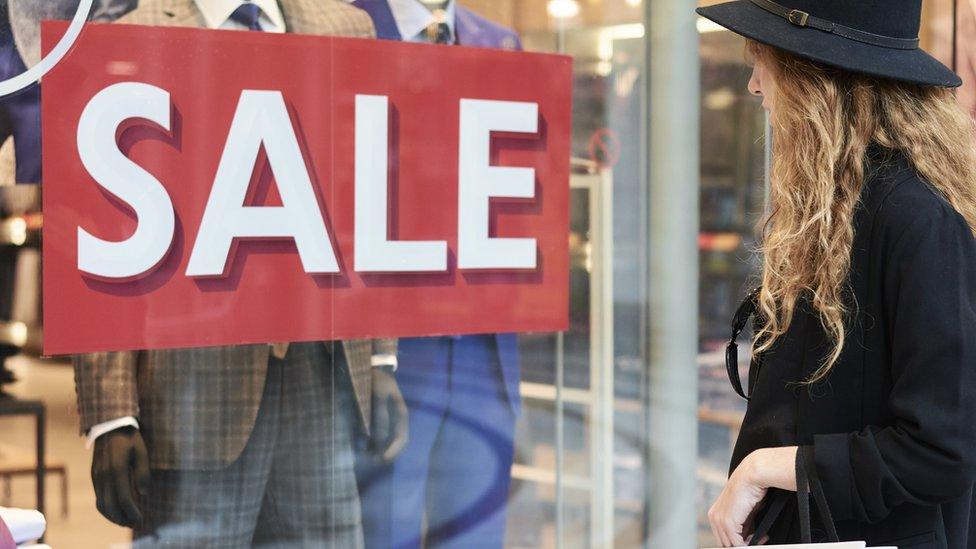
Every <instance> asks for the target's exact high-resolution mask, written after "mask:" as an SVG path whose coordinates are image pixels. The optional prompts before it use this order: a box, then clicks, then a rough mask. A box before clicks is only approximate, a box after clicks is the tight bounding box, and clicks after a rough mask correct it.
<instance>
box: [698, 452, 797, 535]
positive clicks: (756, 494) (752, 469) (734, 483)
mask: <svg viewBox="0 0 976 549" xmlns="http://www.w3.org/2000/svg"><path fill="white" fill-rule="evenodd" d="M769 488H779V489H781V490H792V491H795V490H796V446H787V447H783V448H762V449H760V450H756V451H755V452H753V453H751V454H749V455H748V456H746V458H745V459H743V460H742V463H740V464H739V466H738V467H737V468H736V469H735V472H733V473H732V476H731V477H729V481H728V482H727V483H726V484H725V489H723V490H722V493H721V494H719V496H718V499H717V500H715V503H714V504H713V505H712V508H711V509H709V510H708V522H709V523H710V524H711V527H712V533H713V534H715V538H716V539H717V540H718V542H719V543H720V544H721V545H722V547H736V546H742V545H745V544H746V543H748V540H749V537H750V536H749V534H750V533H751V531H752V529H753V518H754V515H755V513H756V510H757V508H758V506H759V504H760V503H761V502H762V500H763V498H764V497H766V492H767V490H769Z"/></svg>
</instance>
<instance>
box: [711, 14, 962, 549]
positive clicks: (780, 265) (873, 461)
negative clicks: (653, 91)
mask: <svg viewBox="0 0 976 549" xmlns="http://www.w3.org/2000/svg"><path fill="white" fill-rule="evenodd" d="M920 11H921V0H858V1H856V2H853V1H851V0H779V2H778V3H774V2H771V1H769V0H742V1H737V2H729V3H725V4H720V5H716V6H711V7H708V8H702V9H699V10H698V12H699V13H700V14H701V15H703V16H705V17H707V18H709V19H711V20H713V21H715V22H717V23H719V24H720V25H722V26H725V27H727V28H729V29H730V30H732V31H734V32H736V33H738V34H741V35H743V36H745V37H746V38H748V39H749V47H748V49H749V52H750V53H751V55H752V57H754V60H755V68H754V72H753V77H752V80H751V81H750V83H749V90H750V92H752V93H754V94H756V95H761V96H762V98H763V106H764V107H765V108H766V109H768V111H769V113H770V121H771V127H772V133H773V135H772V138H773V139H772V141H773V156H772V158H773V165H772V172H771V182H772V188H771V202H772V208H771V213H770V214H769V216H768V219H767V220H766V221H765V223H764V225H763V228H762V235H761V252H762V254H763V257H764V259H763V261H764V265H763V272H762V285H761V290H760V292H759V293H758V297H757V298H756V300H755V303H756V319H755V324H756V326H757V336H756V343H755V349H754V351H755V354H756V356H759V357H760V359H759V360H757V361H754V363H753V366H752V368H751V372H750V379H751V380H752V383H750V384H749V385H750V387H749V389H750V391H751V392H752V397H751V401H750V402H749V407H748V411H747V412H746V416H745V420H744V423H743V426H742V430H741V433H740V435H739V439H738V441H737V443H736V446H735V450H734V452H733V459H732V473H731V476H730V478H729V481H728V483H727V484H726V486H725V489H724V490H723V492H722V493H721V495H720V496H719V497H718V499H717V501H716V502H715V503H714V505H713V506H712V508H711V510H710V511H709V520H710V522H711V526H712V529H713V532H714V533H715V535H716V537H717V538H718V540H719V542H720V543H721V544H722V545H723V546H734V545H744V542H746V541H747V540H748V539H749V538H750V535H751V534H752V533H753V531H754V528H755V526H756V524H757V523H758V522H759V520H760V519H762V518H764V517H765V515H766V514H767V511H768V510H769V508H770V501H772V500H773V499H775V496H778V495H785V494H783V493H782V492H780V491H795V490H796V489H797V474H796V471H797V469H796V465H797V459H798V455H799V456H800V457H804V456H805V457H804V461H803V462H801V463H804V462H806V463H807V465H808V470H809V471H810V472H811V475H812V476H815V477H819V480H820V484H821V485H822V488H823V494H824V496H825V498H824V499H825V500H826V503H827V507H829V510H830V512H831V513H832V518H833V523H834V524H835V525H836V529H837V534H838V535H839V537H840V539H842V540H865V541H867V542H868V545H869V546H871V545H875V546H877V545H897V546H898V547H900V548H906V547H912V548H916V547H917V548H930V547H931V548H936V547H939V548H944V547H949V548H966V547H976V530H974V529H972V528H970V527H969V524H970V522H971V518H972V516H973V511H974V510H973V508H972V506H971V503H972V500H973V483H974V479H976V242H974V236H973V230H974V228H976V154H974V148H973V143H974V136H973V132H972V123H971V121H970V120H969V119H968V118H967V117H966V116H965V115H964V114H963V112H962V111H961V109H960V108H959V107H958V105H957V104H956V102H955V98H954V95H953V92H952V90H951V88H954V87H956V86H958V85H959V84H960V81H959V79H958V77H957V76H956V75H955V74H953V73H952V71H950V70H949V69H947V68H946V67H944V66H943V65H941V64H940V63H938V62H937V61H935V60H934V59H933V58H931V57H930V56H928V55H927V54H926V53H925V52H923V51H922V50H920V49H918V41H917V36H918V30H919V18H920ZM801 469H802V468H801ZM801 477H802V478H806V475H802V474H801ZM797 509H798V503H797V499H796V498H795V497H791V498H790V499H789V503H787V504H786V507H784V508H782V509H781V510H777V511H778V512H777V513H776V515H775V516H771V517H770V518H769V520H771V521H772V527H771V528H770V529H769V530H768V532H765V533H766V534H767V536H768V538H767V536H764V540H768V542H770V543H788V542H793V543H795V542H797V541H799V530H800V525H799V517H800V516H801V513H798V511H797ZM802 515H805V513H803V514H802ZM824 518H825V517H823V516H818V515H817V514H814V516H813V522H814V526H815V532H816V530H819V531H820V532H821V533H823V532H824V531H826V528H825V526H826V525H824V524H823V523H824V522H829V520H824ZM767 522H768V521H767ZM818 522H819V524H818ZM973 522H974V523H976V520H974V521H973ZM818 527H819V528H818ZM815 537H816V536H815ZM757 541H758V540H757ZM814 541H816V540H814Z"/></svg>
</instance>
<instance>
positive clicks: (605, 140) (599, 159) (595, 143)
mask: <svg viewBox="0 0 976 549" xmlns="http://www.w3.org/2000/svg"><path fill="white" fill-rule="evenodd" d="M620 149H621V145H620V138H619V137H617V134H616V133H614V132H613V130H611V129H609V128H600V129H599V130H597V131H595V132H593V135H591V136H590V143H589V152H590V160H592V161H593V162H595V163H596V164H597V165H598V166H600V167H601V168H612V167H614V166H616V165H617V163H618V162H620Z"/></svg>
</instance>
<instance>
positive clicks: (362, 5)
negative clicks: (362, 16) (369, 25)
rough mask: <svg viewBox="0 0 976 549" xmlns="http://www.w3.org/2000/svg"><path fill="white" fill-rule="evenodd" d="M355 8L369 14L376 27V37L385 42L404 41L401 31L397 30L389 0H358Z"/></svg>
mask: <svg viewBox="0 0 976 549" xmlns="http://www.w3.org/2000/svg"><path fill="white" fill-rule="evenodd" d="M352 5H353V6H355V7H357V8H359V9H361V10H363V11H365V12H366V13H368V14H369V18H370V19H372V20H373V26H374V27H376V37H377V38H381V39H383V40H402V39H403V37H402V36H400V29H398V28H397V24H396V19H395V18H394V17H393V10H392V9H391V8H390V4H389V2H387V0H356V1H355V2H353V3H352Z"/></svg>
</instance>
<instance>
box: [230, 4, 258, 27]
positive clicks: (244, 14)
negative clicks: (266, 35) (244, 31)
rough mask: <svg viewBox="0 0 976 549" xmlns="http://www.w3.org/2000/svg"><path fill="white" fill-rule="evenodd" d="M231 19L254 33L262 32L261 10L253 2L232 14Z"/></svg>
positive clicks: (243, 5) (238, 8)
mask: <svg viewBox="0 0 976 549" xmlns="http://www.w3.org/2000/svg"><path fill="white" fill-rule="evenodd" d="M230 18H231V19H232V20H234V21H237V22H238V23H240V24H242V25H244V26H245V27H247V28H248V29H250V30H252V31H259V30H262V29H261V23H260V19H261V8H259V7H258V5H257V4H252V3H251V2H246V3H244V4H241V5H240V6H238V7H237V9H236V10H234V13H232V14H230Z"/></svg>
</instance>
